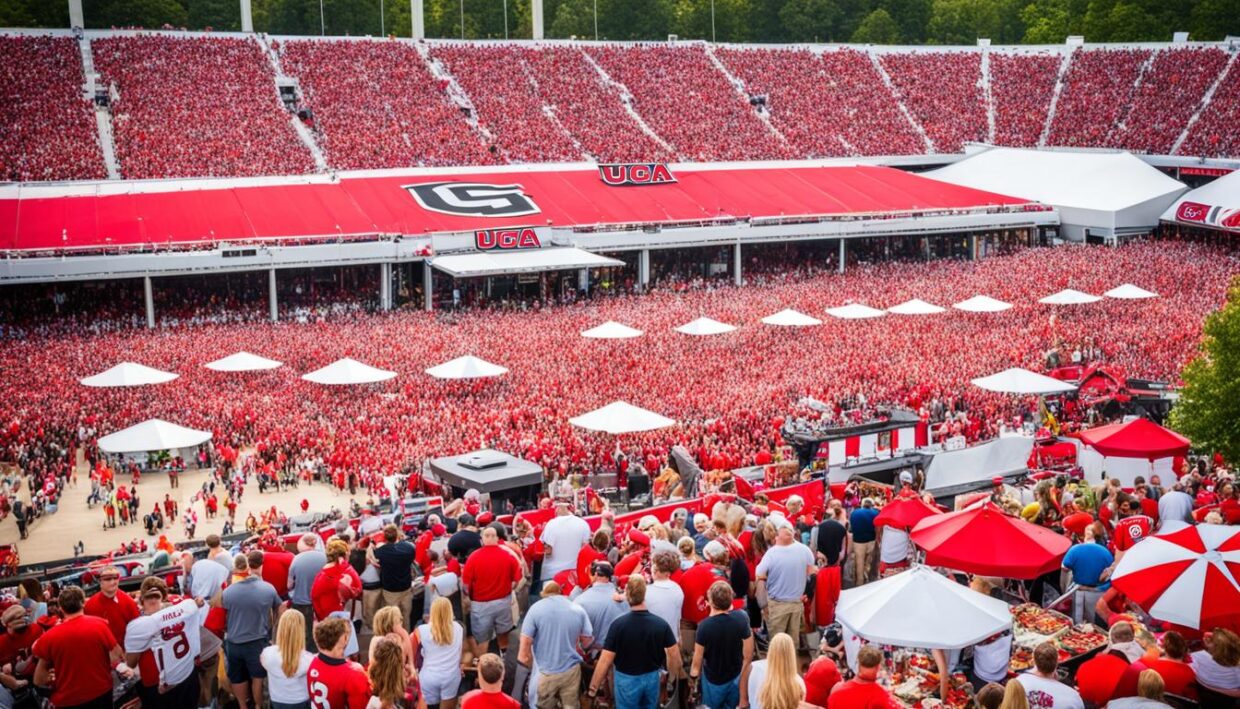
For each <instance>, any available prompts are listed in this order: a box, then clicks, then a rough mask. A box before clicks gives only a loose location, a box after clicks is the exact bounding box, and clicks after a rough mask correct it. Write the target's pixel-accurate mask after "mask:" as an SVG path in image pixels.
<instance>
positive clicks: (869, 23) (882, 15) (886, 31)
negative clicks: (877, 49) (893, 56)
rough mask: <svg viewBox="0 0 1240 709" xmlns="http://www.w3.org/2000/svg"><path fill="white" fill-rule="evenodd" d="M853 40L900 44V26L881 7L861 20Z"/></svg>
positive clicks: (860, 42)
mask: <svg viewBox="0 0 1240 709" xmlns="http://www.w3.org/2000/svg"><path fill="white" fill-rule="evenodd" d="M852 41H853V42H857V43H858V44H899V43H900V26H899V25H898V24H896V21H895V20H893V19H891V15H889V14H887V11H886V10H884V9H882V8H881V7H880V8H879V9H877V10H875V11H874V12H871V13H870V14H869V15H866V18H865V19H864V20H862V21H861V26H859V27H858V28H857V31H856V32H853V36H852Z"/></svg>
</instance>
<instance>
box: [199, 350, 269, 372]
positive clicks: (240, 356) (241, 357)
mask: <svg viewBox="0 0 1240 709" xmlns="http://www.w3.org/2000/svg"><path fill="white" fill-rule="evenodd" d="M282 364H283V363H282V362H277V361H275V360H274V359H267V358H266V357H259V356H258V355H256V354H250V353H249V352H238V353H236V354H230V355H228V356H227V357H224V358H223V359H217V360H215V361H214V362H207V363H206V364H204V365H202V366H204V367H206V368H207V369H214V370H215V371H217V372H257V371H260V370H264V369H275V368H276V367H279V366H281V365H282Z"/></svg>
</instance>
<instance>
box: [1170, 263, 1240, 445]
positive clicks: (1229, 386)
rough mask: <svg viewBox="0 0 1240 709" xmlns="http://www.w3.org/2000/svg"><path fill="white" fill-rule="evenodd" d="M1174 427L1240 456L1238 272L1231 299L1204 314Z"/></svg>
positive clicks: (1174, 414) (1195, 442)
mask: <svg viewBox="0 0 1240 709" xmlns="http://www.w3.org/2000/svg"><path fill="white" fill-rule="evenodd" d="M1183 378H1184V388H1183V389H1182V390H1181V391H1180V399H1179V401H1177V402H1176V404H1175V407H1174V408H1173V409H1171V419H1170V424H1171V427H1172V428H1174V429H1175V430H1177V431H1179V432H1180V433H1182V434H1184V435H1185V436H1188V438H1189V440H1191V441H1192V442H1193V447H1194V448H1197V449H1198V450H1201V451H1205V452H1218V453H1222V454H1223V457H1224V458H1226V459H1227V460H1228V461H1229V462H1231V463H1235V462H1237V461H1240V278H1237V279H1236V280H1234V281H1232V284H1231V288H1230V289H1229V290H1228V293H1227V303H1226V304H1225V305H1224V306H1223V307H1222V308H1221V309H1219V310H1216V311H1215V312H1213V313H1211V314H1210V316H1209V317H1207V318H1206V323H1205V327H1204V337H1203V339H1202V343H1201V351H1200V353H1199V354H1198V355H1197V357H1196V359H1194V360H1193V361H1192V362H1191V363H1189V365H1188V366H1187V367H1186V368H1185V369H1184V375H1183Z"/></svg>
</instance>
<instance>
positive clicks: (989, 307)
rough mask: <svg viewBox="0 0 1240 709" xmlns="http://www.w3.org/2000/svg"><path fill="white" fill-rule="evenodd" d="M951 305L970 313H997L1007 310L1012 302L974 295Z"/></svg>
mask: <svg viewBox="0 0 1240 709" xmlns="http://www.w3.org/2000/svg"><path fill="white" fill-rule="evenodd" d="M952 307H953V308H955V309H957V310H966V311H968V312H970V313H997V312H999V311H1001V310H1007V309H1008V308H1010V307H1012V304H1011V303H1005V302H1003V301H1002V300H995V299H994V298H991V297H990V296H988V295H975V296H973V297H972V298H969V299H968V300H962V301H960V302H959V303H953V304H952Z"/></svg>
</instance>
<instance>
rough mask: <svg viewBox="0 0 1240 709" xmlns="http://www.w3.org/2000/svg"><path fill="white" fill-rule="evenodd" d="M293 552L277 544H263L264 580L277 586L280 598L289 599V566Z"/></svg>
mask: <svg viewBox="0 0 1240 709" xmlns="http://www.w3.org/2000/svg"><path fill="white" fill-rule="evenodd" d="M292 563H293V554H292V553H291V552H288V551H285V550H284V547H281V546H277V545H264V546H263V580H264V581H266V582H267V583H269V584H271V585H272V586H274V587H275V589H276V593H278V594H280V598H282V599H283V600H286V601H287V600H288V568H289V566H291V565H292Z"/></svg>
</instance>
